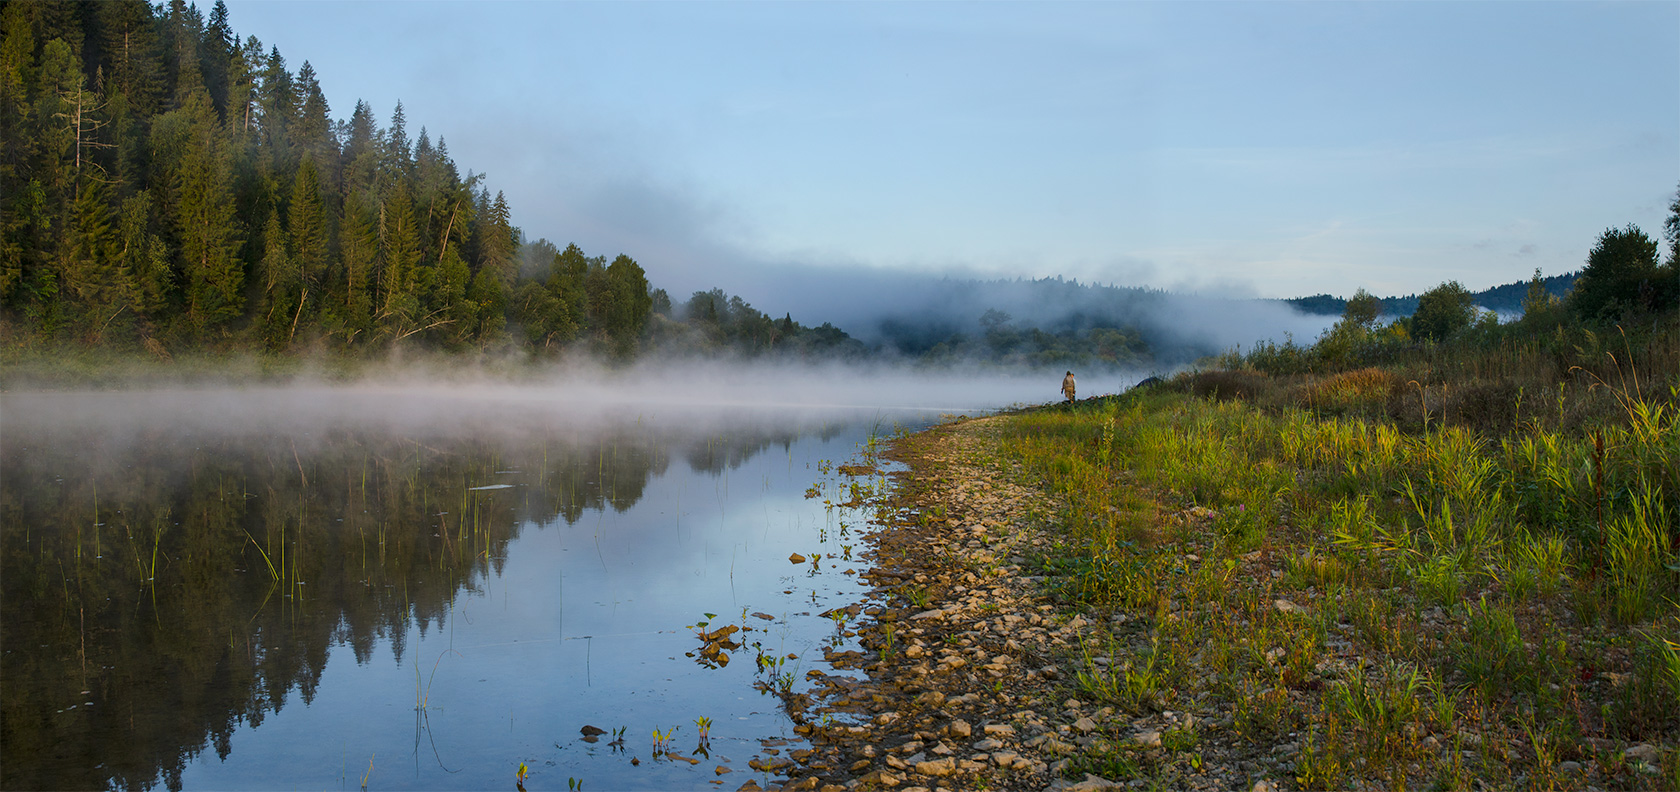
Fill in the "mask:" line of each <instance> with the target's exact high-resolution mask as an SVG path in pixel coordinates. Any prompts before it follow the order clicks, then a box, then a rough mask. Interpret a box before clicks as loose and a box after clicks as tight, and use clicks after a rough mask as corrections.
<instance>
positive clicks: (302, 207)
mask: <svg viewBox="0 0 1680 792" xmlns="http://www.w3.org/2000/svg"><path fill="white" fill-rule="evenodd" d="M286 227H287V230H288V231H289V234H288V237H289V238H290V241H291V250H292V255H293V256H295V257H296V258H297V268H298V273H299V275H300V276H301V278H302V280H303V285H304V289H305V290H306V291H311V292H314V293H315V294H316V295H317V296H319V295H320V294H321V292H322V287H323V283H324V281H325V280H326V277H327V268H328V250H327V242H328V239H327V208H326V203H325V201H324V200H323V197H322V194H321V182H320V179H319V177H318V176H317V175H316V171H315V162H314V160H309V159H306V160H304V161H303V162H302V164H300V165H299V166H298V170H297V178H296V179H294V180H293V181H292V200H291V203H290V205H289V208H288V209H287V210H286Z"/></svg>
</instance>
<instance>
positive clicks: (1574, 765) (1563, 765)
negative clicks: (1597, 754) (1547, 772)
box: [1557, 761, 1582, 773]
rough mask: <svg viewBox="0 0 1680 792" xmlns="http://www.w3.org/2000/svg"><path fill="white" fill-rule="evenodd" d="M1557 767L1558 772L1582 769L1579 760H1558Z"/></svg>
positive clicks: (1576, 771)
mask: <svg viewBox="0 0 1680 792" xmlns="http://www.w3.org/2000/svg"><path fill="white" fill-rule="evenodd" d="M1557 769H1558V772H1560V773H1579V772H1581V770H1582V768H1581V763H1580V762H1568V761H1565V762H1558V766H1557Z"/></svg>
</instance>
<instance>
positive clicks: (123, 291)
mask: <svg viewBox="0 0 1680 792" xmlns="http://www.w3.org/2000/svg"><path fill="white" fill-rule="evenodd" d="M119 241H120V240H119V237H118V234H117V231H116V229H115V228H114V227H113V226H112V211H111V205H110V190H109V188H107V187H106V185H105V183H104V182H103V181H100V180H98V179H91V180H88V182H87V183H86V184H85V185H84V186H83V187H82V189H81V195H80V196H78V197H77V199H76V218H75V224H74V225H73V226H71V229H70V239H69V244H68V245H67V246H66V247H65V255H66V260H65V263H64V267H63V269H64V273H65V283H66V285H67V286H68V287H69V291H70V293H71V294H72V295H73V296H74V298H75V301H76V302H77V303H78V305H79V307H80V309H81V310H80V311H79V313H81V314H82V317H83V318H82V322H81V327H82V328H83V330H84V331H85V332H86V333H87V335H88V338H89V340H92V341H94V342H98V341H99V340H101V339H102V338H103V337H105V335H106V333H107V332H108V331H110V330H112V329H113V327H114V328H115V329H116V330H117V331H118V334H119V335H121V334H122V333H121V331H123V330H124V329H126V328H127V327H128V324H129V323H127V322H124V323H120V324H115V325H113V323H115V322H116V320H117V318H118V317H119V316H120V315H121V314H123V313H124V312H126V311H128V310H129V309H131V308H133V307H134V282H133V280H132V279H131V278H130V275H129V271H128V268H127V267H126V266H124V262H123V260H122V258H121V257H120V256H119V255H118V244H119Z"/></svg>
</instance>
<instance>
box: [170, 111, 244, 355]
mask: <svg viewBox="0 0 1680 792" xmlns="http://www.w3.org/2000/svg"><path fill="white" fill-rule="evenodd" d="M182 109H183V110H184V111H185V112H186V117H187V118H188V119H189V120H190V127H189V129H188V136H187V140H186V145H185V151H183V155H182V157H181V160H180V163H179V165H178V167H177V168H176V171H175V174H174V178H173V180H172V185H171V186H172V191H173V192H174V194H175V230H176V236H177V238H178V239H179V241H180V246H181V248H180V254H181V271H182V273H183V274H184V276H185V280H186V298H187V299H186V310H187V318H188V321H189V322H190V323H191V324H192V326H193V327H194V328H195V329H196V330H198V331H199V332H200V333H201V334H202V333H205V332H207V331H210V330H213V329H217V328H220V327H222V326H223V325H225V324H227V323H228V322H229V321H231V320H232V319H234V318H235V317H237V316H239V314H240V311H241V310H242V309H243V307H244V295H243V287H244V280H245V275H244V270H243V268H242V266H241V263H240V260H239V250H240V246H241V244H242V237H243V234H242V233H241V230H240V228H239V224H238V222H237V218H236V217H235V214H234V202H233V190H232V182H233V173H232V170H233V169H232V165H231V163H230V161H229V157H228V152H227V147H226V146H225V145H224V144H223V142H222V141H221V140H220V139H219V137H218V135H217V133H216V125H215V121H214V112H215V111H214V109H213V108H211V106H210V95H209V94H208V93H207V92H205V91H204V90H203V89H200V90H199V91H197V92H195V93H194V94H193V95H192V96H190V97H188V100H187V104H186V105H185V106H184V107H183V108H182Z"/></svg>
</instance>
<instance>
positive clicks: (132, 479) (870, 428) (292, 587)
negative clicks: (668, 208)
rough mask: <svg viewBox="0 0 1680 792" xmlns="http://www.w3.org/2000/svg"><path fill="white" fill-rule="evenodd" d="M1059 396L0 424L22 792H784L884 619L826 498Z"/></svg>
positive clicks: (341, 392)
mask: <svg viewBox="0 0 1680 792" xmlns="http://www.w3.org/2000/svg"><path fill="white" fill-rule="evenodd" d="M1059 373H1060V372H1054V373H1050V374H1048V375H1040V376H1038V377H1032V378H1016V379H993V378H987V377H964V378H950V379H945V380H930V379H929V378H927V377H919V376H885V375H844V373H843V372H841V373H840V374H841V375H839V376H837V375H836V372H828V373H826V374H825V373H822V372H813V371H783V372H774V371H769V370H763V371H760V372H758V373H749V372H739V373H737V374H736V375H731V376H728V377H713V376H710V375H705V374H702V373H700V370H699V369H696V370H694V371H692V372H689V373H682V372H666V373H664V374H663V375H660V374H655V373H651V372H642V373H639V374H637V373H631V374H623V375H603V376H600V377H591V378H590V379H588V380H587V381H580V380H576V379H571V380H565V381H560V382H556V383H551V384H520V385H506V384H503V385H488V384H480V383H471V382H460V381H457V382H454V383H451V384H444V385H424V386H421V385H416V384H414V383H412V382H411V383H405V384H357V385H344V386H332V385H317V386H290V387H275V388H248V389H180V390H150V391H103V392H69V393H66V392H15V391H14V392H8V393H4V394H0V528H3V530H0V552H3V568H0V583H3V586H4V600H3V601H0V617H3V624H0V627H3V629H0V636H3V654H0V679H3V686H0V704H3V713H0V714H3V718H0V737H3V745H0V754H3V756H4V757H5V767H4V770H3V779H4V786H5V787H6V788H8V789H45V788H100V787H104V788H123V789H145V788H150V787H154V786H160V785H161V786H165V787H167V788H169V789H183V788H185V789H238V788H260V789H273V788H314V789H357V788H360V787H362V786H363V785H364V783H365V785H366V786H367V788H368V789H393V788H401V789H419V788H447V789H463V788H497V787H500V788H508V787H511V786H512V785H513V782H514V780H515V774H516V772H517V770H518V768H519V766H520V764H521V763H524V764H525V765H527V766H528V768H529V776H528V778H527V781H526V785H527V787H529V788H532V789H537V788H542V789H557V788H565V787H566V786H567V785H568V783H569V782H570V781H571V780H572V779H578V780H581V781H583V782H584V783H587V784H588V788H591V789H623V788H641V789H670V788H714V787H712V785H710V784H709V783H708V782H710V781H712V780H715V779H717V778H720V777H722V778H724V779H726V786H727V787H728V788H734V787H736V786H739V785H740V784H741V783H742V782H743V781H745V780H746V779H747V778H759V779H761V781H762V780H763V779H765V778H766V777H767V776H766V775H765V774H764V773H760V772H758V771H755V770H753V769H750V768H749V767H748V764H747V763H748V761H749V760H750V759H752V758H753V757H755V756H760V755H763V754H762V752H763V751H764V749H765V745H764V743H763V741H764V740H766V739H770V740H776V739H785V740H788V741H789V742H790V743H792V744H795V746H797V737H796V735H794V733H793V729H792V727H793V724H792V723H790V722H789V721H788V719H787V718H786V717H785V715H783V714H782V712H781V710H780V708H779V706H778V705H779V701H778V699H777V698H776V697H775V696H774V695H767V694H765V693H762V692H760V690H759V689H758V687H755V682H759V683H763V685H760V686H759V687H764V686H774V685H777V684H782V681H783V680H789V681H791V683H792V684H793V685H795V686H796V689H797V687H802V686H803V684H804V672H805V671H806V670H809V669H810V668H812V667H815V664H817V663H820V661H821V658H822V648H823V646H824V645H827V644H830V643H842V644H843V643H845V642H846V640H847V639H846V636H845V635H844V631H843V628H837V626H836V624H835V622H834V621H831V620H830V619H826V618H821V617H820V616H819V614H821V613H823V612H826V611H828V610H829V609H831V608H835V607H840V606H844V605H847V604H850V603H851V602H855V601H856V600H857V599H858V598H859V596H860V592H861V591H862V589H861V588H860V586H859V584H858V582H857V580H858V578H857V576H856V575H855V572H857V571H860V570H861V569H862V566H861V555H862V551H863V550H864V549H865V547H866V545H865V543H864V541H863V536H862V534H863V530H864V529H865V526H866V520H867V515H864V514H861V513H859V512H858V510H856V509H850V508H845V507H843V506H839V505H838V504H841V503H843V502H844V501H846V500H848V499H849V497H850V496H849V495H847V494H843V492H842V490H843V488H846V487H849V486H850V485H851V484H852V483H853V482H857V483H860V484H863V485H865V486H869V485H878V484H879V482H880V481H881V478H880V477H879V476H875V477H864V478H859V479H850V478H842V477H840V476H839V475H838V474H836V473H834V472H832V467H833V466H837V465H839V464H841V463H844V462H846V461H848V460H849V459H851V458H852V457H853V456H854V454H855V453H856V452H857V450H858V449H859V447H860V445H861V444H864V443H866V442H867V441H868V440H869V439H870V438H871V437H876V438H884V437H885V436H886V435H888V434H890V433H891V432H893V431H894V429H895V427H907V428H914V427H917V426H921V425H925V424H927V423H930V422H933V421H935V420H937V419H938V416H939V414H941V413H969V414H976V413H978V412H983V411H986V410H990V409H995V408H998V407H1002V406H1007V405H1009V404H1012V403H1023V402H1044V401H1050V400H1052V399H1054V398H1056V397H1057V395H1058V394H1057V393H1056V388H1057V386H1058V384H1059V376H1058V375H1059ZM1135 379H1137V377H1136V376H1133V377H1130V378H1123V377H1115V378H1114V380H1113V382H1112V383H1110V384H1108V385H1107V386H1106V387H1104V386H1102V385H1094V386H1091V387H1090V388H1089V389H1088V390H1087V392H1098V391H1100V390H1109V391H1113V390H1123V389H1124V387H1125V386H1126V385H1128V384H1130V382H1131V381H1134V380H1135ZM813 488H815V489H813ZM813 495H814V497H813ZM793 554H799V555H800V556H803V557H804V558H805V559H806V560H805V561H804V562H802V563H793V562H790V560H789V557H790V556H791V555H793ZM849 572H850V573H853V574H848V573H849ZM701 621H705V622H708V625H706V626H701V625H700V624H699V622H701ZM728 625H734V626H737V627H743V628H750V629H745V630H741V631H738V632H736V633H734V634H733V635H732V636H731V637H730V639H729V641H730V642H731V643H733V644H736V646H734V647H733V648H730V644H725V645H724V648H725V649H726V651H725V652H724V653H723V657H721V658H720V657H718V656H711V657H707V656H705V655H704V654H703V653H702V652H701V651H700V650H701V648H702V646H703V644H702V642H701V641H700V640H699V639H698V638H697V635H696V633H697V631H698V630H706V631H715V630H718V629H719V628H722V627H725V626H728ZM700 719H706V721H705V722H708V723H709V737H710V739H709V743H703V742H702V741H701V740H700V736H701V735H700V731H701V729H700V725H699V724H698V723H697V721H698V720H700ZM586 725H588V726H594V727H597V728H599V729H603V730H606V733H604V734H601V735H600V736H599V737H597V738H595V739H594V741H586V740H584V739H583V738H582V735H581V734H580V729H581V728H582V727H584V726H586ZM621 728H622V729H623V730H624V731H623V733H622V741H621V742H614V739H615V737H617V736H618V734H617V733H615V730H618V729H621ZM656 730H658V731H660V732H661V733H667V734H669V735H670V739H669V740H668V741H667V742H665V743H664V745H662V746H656V745H655V738H654V732H655V731H656ZM782 750H787V749H786V748H785V747H784V748H783V749H782ZM691 760H697V762H696V761H691ZM718 768H727V769H728V770H729V771H730V773H729V774H728V775H726V776H720V775H718Z"/></svg>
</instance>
